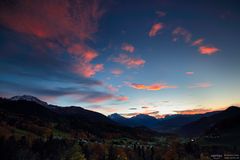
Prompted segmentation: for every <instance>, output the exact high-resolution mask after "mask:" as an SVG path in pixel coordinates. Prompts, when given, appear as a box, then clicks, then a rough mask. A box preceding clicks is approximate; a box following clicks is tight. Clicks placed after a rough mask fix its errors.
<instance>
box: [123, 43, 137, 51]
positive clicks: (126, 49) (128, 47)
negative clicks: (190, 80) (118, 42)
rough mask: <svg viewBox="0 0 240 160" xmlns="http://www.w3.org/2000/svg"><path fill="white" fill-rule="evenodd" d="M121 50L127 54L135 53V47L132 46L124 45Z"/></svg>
mask: <svg viewBox="0 0 240 160" xmlns="http://www.w3.org/2000/svg"><path fill="white" fill-rule="evenodd" d="M121 49H122V50H124V51H126V52H130V53H133V52H134V50H135V47H134V46H133V45H132V44H128V43H123V44H122V47H121Z"/></svg>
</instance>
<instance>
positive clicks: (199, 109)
mask: <svg viewBox="0 0 240 160" xmlns="http://www.w3.org/2000/svg"><path fill="white" fill-rule="evenodd" d="M211 111H212V110H210V109H204V108H197V109H189V110H182V111H174V112H176V113H177V114H203V113H206V112H211Z"/></svg>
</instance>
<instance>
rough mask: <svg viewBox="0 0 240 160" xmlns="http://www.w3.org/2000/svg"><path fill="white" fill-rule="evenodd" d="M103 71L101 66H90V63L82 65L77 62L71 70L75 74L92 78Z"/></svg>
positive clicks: (82, 63)
mask: <svg viewBox="0 0 240 160" xmlns="http://www.w3.org/2000/svg"><path fill="white" fill-rule="evenodd" d="M103 69H104V66H103V64H95V65H94V64H90V63H84V62H79V63H78V64H74V67H73V70H74V72H76V73H80V74H81V75H83V76H84V77H87V78H89V77H92V76H93V75H95V74H96V73H97V72H100V71H102V70H103Z"/></svg>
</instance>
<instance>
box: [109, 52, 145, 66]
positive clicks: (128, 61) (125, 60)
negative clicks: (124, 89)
mask: <svg viewBox="0 0 240 160" xmlns="http://www.w3.org/2000/svg"><path fill="white" fill-rule="evenodd" d="M112 60H113V62H117V63H121V64H123V65H125V66H127V67H128V68H136V67H140V66H143V65H144V64H145V60H143V59H141V58H134V57H129V56H128V55H126V54H120V55H119V56H118V57H115V58H112Z"/></svg>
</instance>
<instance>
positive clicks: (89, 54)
mask: <svg viewBox="0 0 240 160" xmlns="http://www.w3.org/2000/svg"><path fill="white" fill-rule="evenodd" d="M67 51H68V53H71V54H73V55H77V56H79V57H81V58H82V60H83V61H85V62H90V61H92V60H93V59H95V58H96V57H97V56H98V53H97V52H96V51H94V50H93V49H90V48H88V47H87V46H85V45H83V44H74V45H72V46H71V47H69V48H68V49H67Z"/></svg>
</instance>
